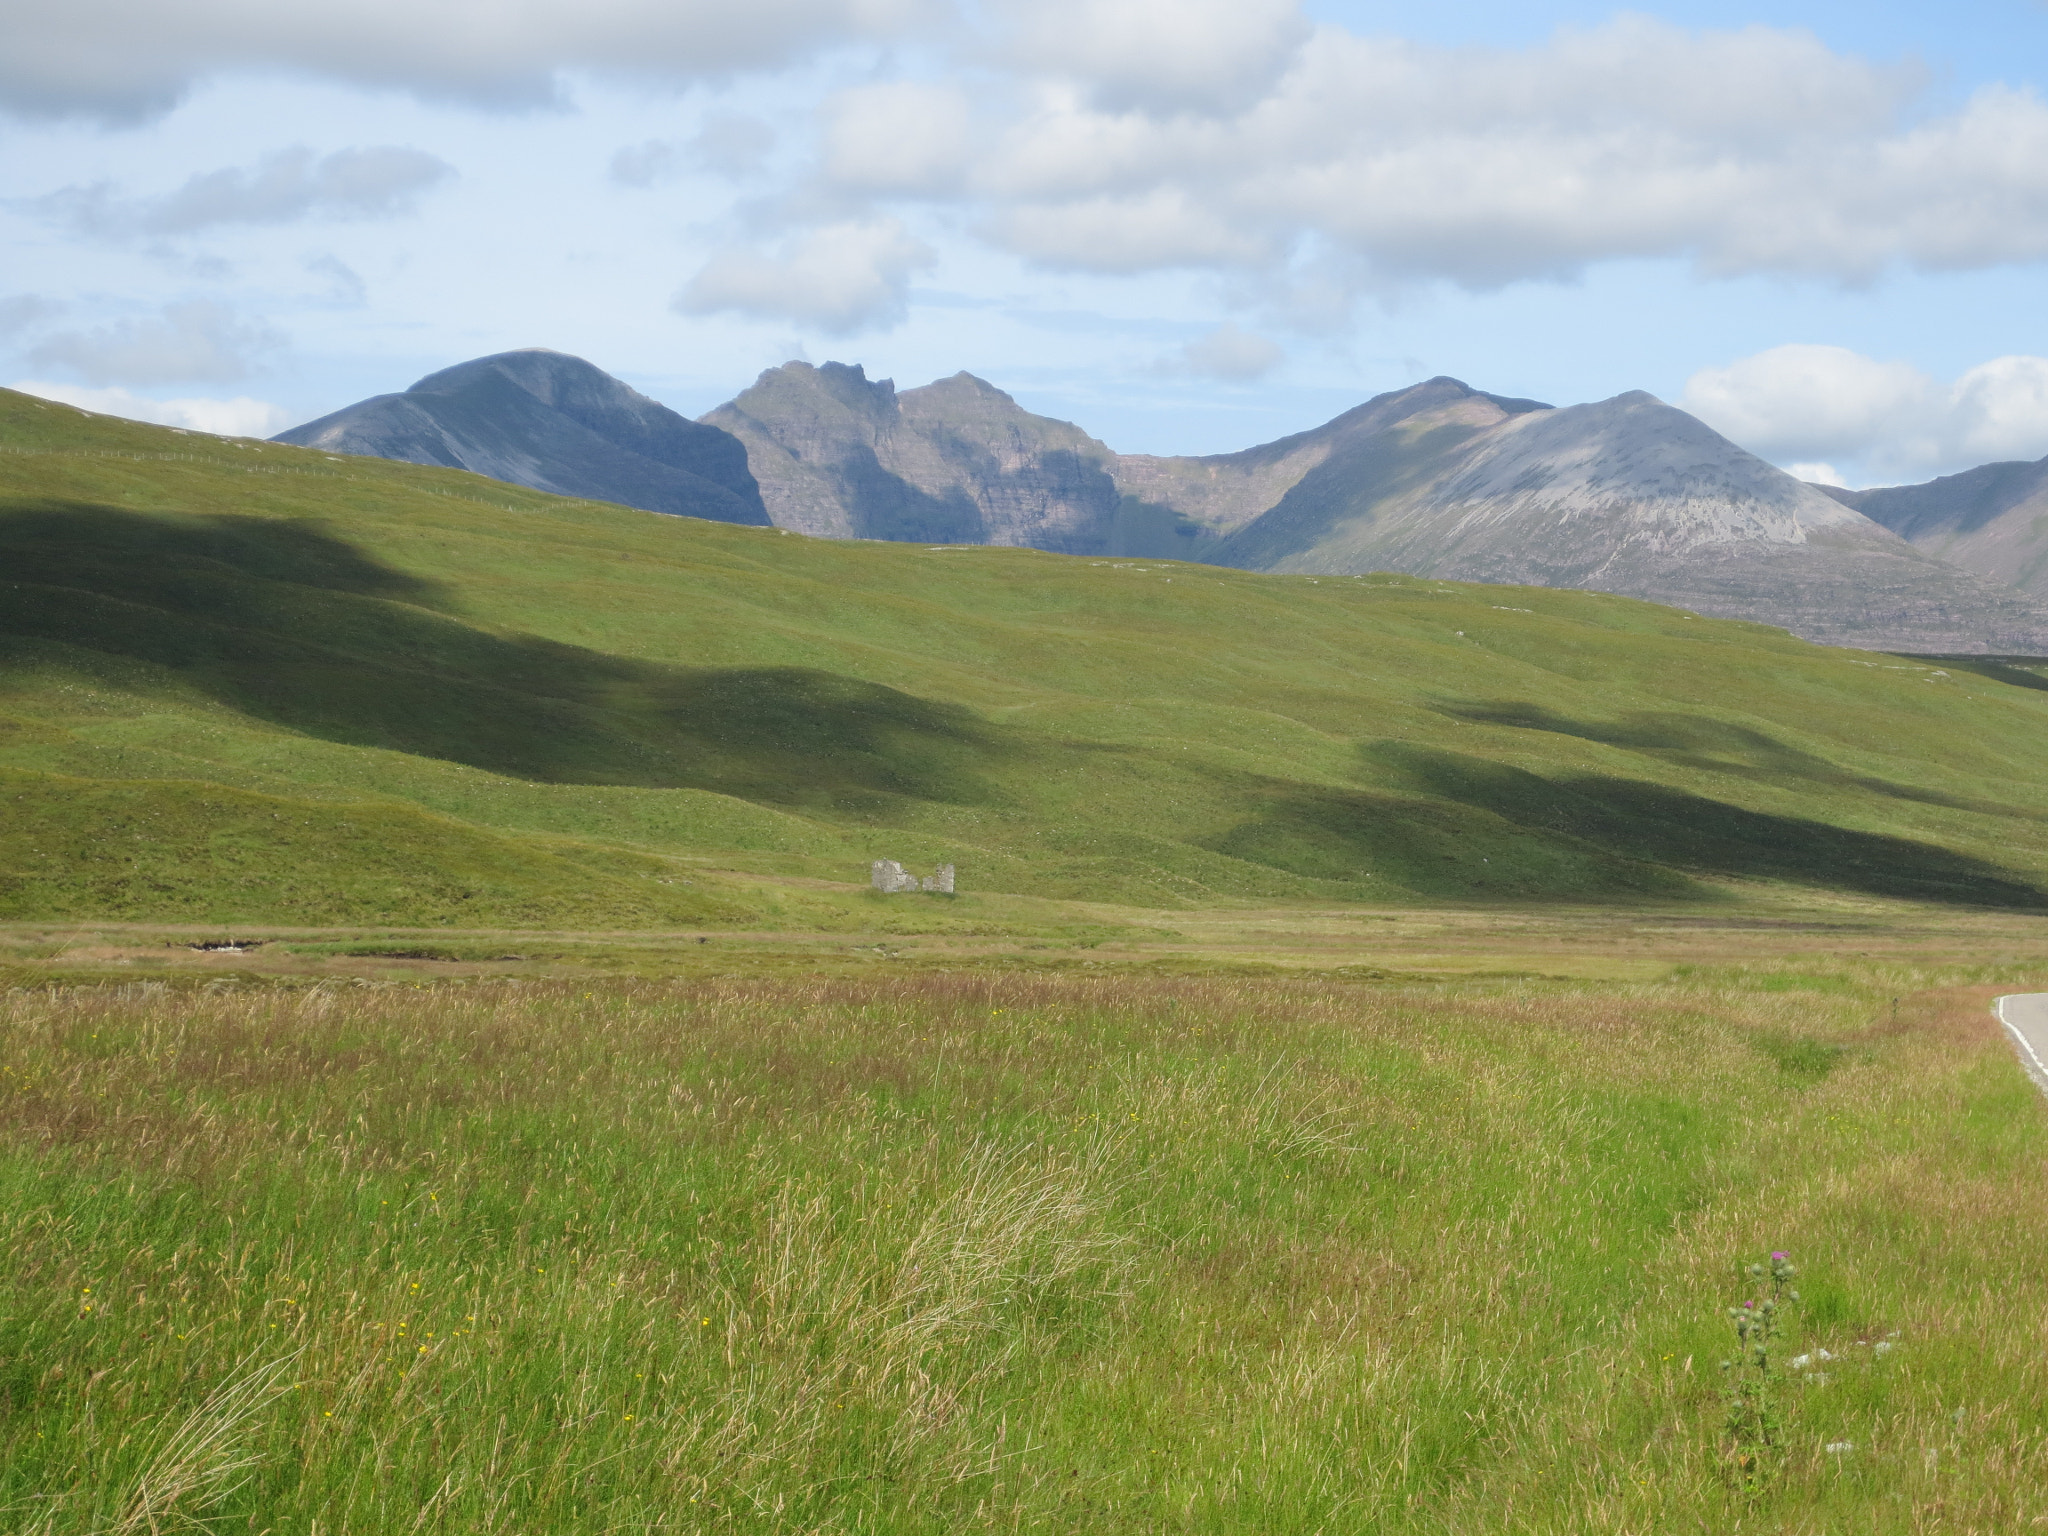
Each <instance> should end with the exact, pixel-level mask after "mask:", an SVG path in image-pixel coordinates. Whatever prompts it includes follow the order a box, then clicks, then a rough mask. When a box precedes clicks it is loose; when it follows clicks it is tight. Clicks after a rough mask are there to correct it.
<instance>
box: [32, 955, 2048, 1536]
mask: <svg viewBox="0 0 2048 1536" xmlns="http://www.w3.org/2000/svg"><path fill="white" fill-rule="evenodd" d="M1990 979H1994V978H1990V977H1988V976H1987V975H1986V974H1985V973H1983V972H1982V971H1981V970H1979V971H1977V972H1976V973H1974V974H1973V973H1972V971H1971V969H1970V968H1969V967H1960V966H1949V967H1946V968H1936V967H1932V966H1927V965H1917V964H1915V963H1912V962H1910V961H1906V960H1900V959H1896V958H1894V959H1883V958H1877V959H1870V960H1861V959H1856V958H1854V957H1843V956H1838V957H1834V958H1828V957H1811V956H1810V957H1808V958H1807V959H1806V960H1804V961H1802V962H1801V963H1800V964H1798V965H1797V966H1796V967H1793V968H1789V969H1788V968H1786V967H1783V966H1778V967H1771V966H1755V967H1748V966H1743V965H1739V964H1736V965H1730V964H1717V965H1702V966H1694V967H1690V968H1682V969H1680V970H1678V971H1675V972H1672V973H1671V974H1670V975H1669V976H1668V977H1667V979H1665V980H1663V981H1660V982H1656V983H1644V984H1616V985H1592V984H1584V983H1543V982H1537V981H1526V980H1525V981H1521V982H1518V983H1515V984H1513V985H1512V986H1510V985H1505V984H1500V983H1482V982H1468V983H1463V984H1457V985H1436V986H1414V985H1409V986H1386V985H1381V986H1371V985H1361V984H1353V983H1347V982H1343V981H1337V980H1331V979H1327V978H1323V979H1285V978H1279V979H1275V978H1251V977H1242V978H1201V977H1182V978H1173V977H1137V976H1102V977H1084V976H1071V975H1022V974H1006V973H1001V972H997V973H991V974H981V975H967V974H946V973H942V972H934V973H929V974H903V975H897V976H887V977H866V976H856V977H831V976H820V977H815V978H808V979H803V978H799V979H790V978H787V977H781V978H764V979H748V978H745V977H727V978H717V979H697V980H660V979H642V980H628V979H620V978H593V979H590V980H586V981H574V980H549V981H540V982H526V983H520V982H506V981H499V980H484V981H477V982H474V983H472V984H469V985H447V984H444V985H437V986H405V985H389V984H386V985H361V984H357V985H345V984H334V983H329V984H323V985H320V986H317V987H312V988H307V987H304V986H301V987H298V988H296V989H292V990H286V989H283V988H280V987H273V986H242V987H233V988H227V989H224V990H222V989H215V990H199V989H182V990H181V989H172V988H167V987H164V986H161V985H144V986H136V985H130V986H113V985H109V986H98V987H72V988H62V987H59V988H41V989H34V990H29V989H22V990H16V991H13V992H10V993H7V994H5V995H4V998H0V1137H4V1141H0V1147H4V1157H0V1228H4V1229H0V1252H4V1257H0V1511H4V1516H0V1520H4V1528H6V1529H10V1530H19V1531H24V1532H36V1533H39V1536H59V1533H84V1532H117V1531H118V1532H142V1531H150V1532H158V1531H173V1530H190V1529H199V1528H202V1527H203V1528H207V1529H214V1530H219V1531H231V1530H248V1531H252V1532H254V1531H278V1532H283V1531H293V1532H307V1533H312V1532H316V1531H317V1532H318V1533H320V1536H345V1533H379V1536H382V1533H386V1532H397V1531H446V1532H500V1531H502V1532H536V1533H537V1532H572V1531H573V1532H579V1533H583V1532H605V1531H621V1532H623V1531H668V1530H675V1531H689V1530H735V1531H760V1532H789V1533H797V1532H834V1533H839V1532H845V1533H853V1532H873V1533H884V1532H887V1533H899V1532H901V1533H927V1532H928V1533H937V1532H941V1531H944V1532H954V1531H973V1530H992V1531H994V1530H1000V1531H1074V1532H1091V1533H1096V1532H1112V1531H1114V1532H1169V1531H1199V1532H1219V1533H1222V1532H1230V1533H1246V1536H1250V1533H1259V1536H1271V1533H1295V1532H1299V1533H1310V1532H1329V1533H1337V1532H1352V1531H1416V1532H1446V1533H1448V1532H1461V1533H1473V1536H1477V1533H1482V1532H1486V1533H1491V1532H1509V1531H1512V1532H1531V1533H1535V1532H1560V1533H1561V1532H1587V1531H1599V1532H1639V1531H1664V1530H1673V1531H1677V1530H1683V1531H1697V1530H1713V1531H1730V1530H1742V1531H1788V1532H1790V1531H1798V1532H1819V1531H1844V1532H1847V1531H1856V1532H1892V1531H1897V1532H1909V1531H1912V1532H1918V1531H1929V1530H1937V1529H1938V1530H1941V1531H1953V1532H1965V1531H1977V1532H1994V1531H1995V1532H2011V1531H2016V1530H2022V1529H2026V1528H2028V1527H2029V1526H2030V1525H2032V1524H2039V1523H2044V1522H2048V1493H2044V1492H2043V1490H2044V1489H2048V1353H2044V1351H2043V1348H2042V1343H2043V1339H2042V1334H2041V1326H2042V1324H2041V1318H2042V1317H2043V1315H2044V1313H2048V1202H2044V1201H2043V1199H2042V1193H2043V1175H2044V1171H2048V1119H2044V1114H2048V1111H2044V1106H2043V1104H2042V1103H2041V1102H2040V1099H2039V1096H2038V1095H2037V1094H2036V1093H2035V1091H2034V1090H2033V1089H2032V1088H2031V1086H2030V1085H2029V1084H2028V1083H2027V1081H2026V1079H2025V1078H2024V1076H2023V1075H2022V1074H2021V1072H2020V1071H2019V1068H2018V1067H2017V1065H2016V1064H2015V1062H2014V1060H2013V1059H2012V1053H2011V1051H2010V1049H2009V1047H2008V1046H2007V1044H2006V1043H2005V1041H2004V1039H2003V1038H2002V1036H2001V1035H2000V1034H1999V1032H1998V1031H1997V1030H1996V1027H1995V1025H1993V1024H1991V1022H1990V1021H1989V1019H1988V1016H1987V1015H1986V1013H1985V1007H1986V1003H1987V1000H1988V998H1989V997H1990V996H1991V995H1992V994H1993V993H1994V992H1995V991H1996V990H1999V988H1998V987H1995V986H1986V985H1982V984H1981V983H1983V982H1984V981H1986V980H1990ZM2007 989H2010V984H2008V987H2007ZM1895 997H1896V998H1899V999H1900V1000H1901V1001H1900V1003H1899V1005H1898V1007H1897V1010H1896V1014H1894V1011H1893V1009H1892V1006H1891V1000H1892V999H1893V998H1895ZM1772 1249H1783V1250H1787V1251H1789V1252H1791V1253H1792V1255H1793V1256H1794V1259H1795V1261H1796V1262H1797V1263H1798V1264H1799V1266H1800V1269H1801V1277H1800V1283H1801V1286H1802V1288H1803V1295H1804V1298H1805V1301H1804V1305H1803V1307H1802V1308H1801V1309H1800V1315H1798V1316H1795V1318H1794V1319H1793V1321H1792V1325H1791V1330H1790V1338H1789V1340H1788V1344H1789V1345H1790V1346H1792V1347H1797V1348H1799V1349H1801V1350H1804V1351H1808V1352H1811V1351H1816V1350H1819V1349H1822V1348H1825V1349H1828V1350H1829V1351H1830V1352H1831V1353H1832V1354H1833V1355H1835V1356H1836V1357H1837V1361H1836V1362H1833V1363H1831V1368H1830V1370H1828V1371H1827V1372H1826V1373H1824V1374H1826V1375H1827V1377H1828V1379H1827V1380H1826V1381H1825V1382H1820V1381H1816V1380H1813V1379H1811V1378H1810V1377H1807V1378H1801V1379H1800V1380H1799V1381H1798V1382H1797V1383H1788V1384H1787V1386H1786V1388H1785V1389H1784V1406H1783V1414H1784V1422H1785V1435H1784V1443H1785V1447H1786V1448H1785V1451H1784V1453H1783V1456H1782V1464H1781V1465H1778V1466H1776V1467H1775V1468H1774V1475H1773V1476H1772V1477H1770V1478H1769V1479H1768V1480H1767V1481H1766V1482H1765V1484H1764V1486H1763V1487H1762V1489H1761V1491H1760V1492H1758V1493H1756V1494H1754V1495H1751V1494H1745V1493H1742V1492H1740V1491H1739V1490H1737V1489H1736V1488H1735V1487H1734V1485H1733V1481H1732V1478H1731V1470H1730V1465H1729V1461H1728V1455H1727V1451H1728V1447H1727V1446H1726V1444H1725V1443H1724V1434H1723V1428H1724V1414H1725V1410H1724V1405H1723V1398H1722V1390H1723V1389H1722V1384H1721V1380H1720V1373H1719V1371H1718V1369H1717V1362H1718V1361H1719V1360H1720V1359H1722V1358H1724V1357H1725V1356H1727V1355H1728V1354H1730V1353H1731V1352H1732V1342H1733V1335H1732V1334H1731V1333H1730V1332H1729V1330H1728V1327H1727V1322H1726V1318H1725V1315H1724V1309H1725V1308H1726V1307H1727V1306H1728V1305H1730V1304H1731V1303H1733V1302H1736V1301H1739V1300H1741V1299H1742V1298H1743V1297H1744V1296H1745V1295H1748V1294H1750V1292H1749V1290H1748V1289H1747V1286H1748V1282H1747V1281H1745V1280H1744V1279H1743V1277H1742V1276H1741V1274H1740V1271H1739V1265H1740V1264H1741V1263H1742V1262H1743V1261H1746V1260H1752V1259H1755V1258H1757V1257H1759V1256H1761V1255H1762V1254H1763V1253H1765V1252H1767V1251H1769V1250H1772ZM1878 1343H1888V1344H1889V1345H1890V1346H1891V1347H1890V1348H1889V1349H1887V1350H1884V1351H1878V1350H1876V1349H1875V1348H1874V1346H1875V1345H1876V1344H1878ZM1830 1445H1833V1446H1837V1447H1840V1446H1842V1445H1853V1447H1854V1449H1853V1450H1847V1451H1843V1450H1839V1449H1838V1450H1836V1451H1833V1452H1830V1451H1829V1450H1828V1449H1826V1448H1827V1447H1828V1446H1830Z"/></svg>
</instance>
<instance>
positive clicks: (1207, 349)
mask: <svg viewBox="0 0 2048 1536" xmlns="http://www.w3.org/2000/svg"><path fill="white" fill-rule="evenodd" d="M1286 356H1287V353H1286V352H1285V350H1283V349H1282V348H1281V346H1280V345H1279V343H1277V342H1275V341H1273V340H1271V339H1270V338H1268V337H1265V336H1260V335H1258V334H1256V333H1255V332H1252V331H1247V330H1242V329H1240V328H1239V327H1238V326H1236V325H1235V324H1233V323H1231V322H1230V321H1227V320H1226V321H1225V322H1224V323H1223V324H1221V325H1219V326H1217V327H1216V329H1215V330H1213V331H1210V332H1209V333H1208V334H1207V335H1206V336H1198V337H1196V338H1195V339H1194V340H1193V341H1191V342H1188V343H1187V344H1186V345H1185V346H1182V347H1179V348H1176V349H1175V350H1174V351H1172V352H1170V353H1168V354H1167V355H1166V356H1165V357H1163V358H1161V359H1160V360H1159V363H1158V365H1157V369H1158V371H1159V372H1161V373H1180V374H1194V375H1197V376H1198V377H1201V378H1207V379H1221V380H1222V381H1224V382H1225V383H1228V384H1245V383H1249V382H1250V381H1251V380H1253V379H1260V378H1264V377H1265V376H1266V375H1267V374H1269V373H1271V372H1272V371H1273V370H1274V369H1275V368H1276V367H1278V366H1279V365H1280V363H1281V361H1282V360H1283V359H1284V358H1285V357H1286Z"/></svg>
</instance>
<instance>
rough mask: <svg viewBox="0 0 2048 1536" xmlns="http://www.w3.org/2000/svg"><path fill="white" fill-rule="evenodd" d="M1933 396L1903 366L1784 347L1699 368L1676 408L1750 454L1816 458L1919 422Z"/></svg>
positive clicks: (1855, 448) (1830, 350) (1821, 349)
mask: <svg viewBox="0 0 2048 1536" xmlns="http://www.w3.org/2000/svg"><path fill="white" fill-rule="evenodd" d="M1934 394H1935V388H1934V381H1933V380H1932V379H1930V378H1929V377H1928V376H1927V375H1926V374H1924V373H1922V372H1921V371H1920V370H1919V369H1917V368H1915V367H1913V366H1912V365H1911V364H1910V363H1883V362H1878V361H1877V360H1876V359H1874V358H1868V357H1865V356H1863V355H1862V354H1861V353H1859V352H1852V351H1850V350H1849V349H1848V348H1847V347H1826V346H1808V345H1792V346H1784V347H1772V348H1771V349H1770V350H1769V351H1768V352H1759V353H1757V354H1756V355H1755V356H1754V357H1745V358H1742V359H1740V360H1739V361H1736V362H1733V363H1730V364H1729V365H1728V366H1727V367H1725V368H1702V369H1701V370H1700V371H1699V372H1698V373H1695V374H1694V375H1693V376H1692V377H1691V378H1690V379H1688V380H1687V381H1686V385H1685V394H1684V396H1683V397H1682V398H1681V400H1680V402H1679V403H1680V404H1681V405H1682V406H1683V407H1684V408H1685V409H1686V410H1688V411H1690V412H1692V414H1693V415H1695V416H1697V417H1699V418H1700V420H1702V421H1704V422H1706V423H1707V425H1709V426H1710V427H1712V428H1713V429H1714V430H1715V431H1717V432H1719V433H1721V434H1722V435H1723V436H1725V437H1731V438H1733V439H1735V441H1736V442H1738V443H1741V444H1742V445H1743V446H1744V447H1745V448H1748V449H1749V450H1750V451H1751V452H1753V453H1760V454H1765V455H1767V456H1775V455H1784V454H1792V455H1798V456H1807V455H1812V456H1815V457H1818V456H1821V455H1824V454H1830V453H1832V454H1843V453H1850V452H1853V453H1857V454H1861V453H1863V452H1865V451H1867V450H1868V448H1869V447H1870V446H1871V444H1872V443H1873V442H1874V441H1875V440H1876V439H1877V438H1878V437H1879V436H1880V435H1881V434H1882V433H1884V432H1887V431H1892V430H1896V428H1897V426H1898V425H1899V424H1903V423H1908V422H1913V421H1917V420H1920V419H1922V418H1924V417H1925V416H1926V415H1927V414H1928V413H1929V411H1930V410H1931V409H1932V407H1933V403H1934Z"/></svg>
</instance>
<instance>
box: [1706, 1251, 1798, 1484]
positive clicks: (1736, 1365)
mask: <svg viewBox="0 0 2048 1536" xmlns="http://www.w3.org/2000/svg"><path fill="white" fill-rule="evenodd" d="M1744 1273H1745V1274H1746V1275H1747V1277H1748V1279H1749V1282H1750V1285H1751V1288H1752V1289H1753V1290H1754V1291H1755V1293H1756V1294H1755V1295H1753V1296H1751V1297H1750V1298H1749V1300H1747V1301H1745V1302H1743V1303H1742V1305H1741V1306H1739V1307H1730V1308H1729V1309H1728V1320H1729V1322H1730V1323H1732V1324H1733V1325H1734V1328H1735V1338H1736V1342H1737V1345H1738V1349H1737V1352H1736V1354H1735V1355H1734V1356H1733V1357H1732V1358H1730V1359H1727V1360H1723V1361H1722V1362H1721V1374H1722V1376H1723V1378H1724V1379H1725V1381H1726V1382H1727V1387H1728V1390H1727V1406H1728V1415H1727V1421H1726V1439H1727V1453H1728V1466H1729V1471H1730V1473H1731V1474H1732V1476H1733V1477H1734V1479H1735V1482H1736V1484H1737V1486H1739V1487H1740V1488H1741V1489H1742V1490H1743V1491H1744V1492H1745V1493H1756V1492H1758V1491H1759V1490H1761V1489H1762V1488H1763V1486H1764V1484H1765V1483H1767V1482H1768V1481H1769V1480H1770V1477H1771V1474H1772V1472H1773V1471H1775V1470H1776V1465H1777V1461H1778V1456H1779V1452H1780V1447H1781V1443H1782V1438H1783V1437H1782V1434H1781V1427H1780V1423H1779V1414H1778V1392H1777V1388H1778V1382H1779V1373H1778V1371H1777V1370H1776V1368H1775V1364H1774V1359H1773V1352H1774V1350H1775V1348H1776V1345H1777V1341H1778V1335H1779V1334H1780V1332H1782V1331H1783V1329H1784V1325H1785V1314H1786V1309H1787V1308H1788V1307H1790V1306H1793V1305H1796V1304H1797V1303H1798V1301H1799V1292H1798V1291H1796V1290H1794V1289H1793V1288H1792V1279H1793V1277H1794V1276H1795V1275H1796V1274H1797V1273H1798V1271H1797V1270H1795V1269H1794V1268H1793V1267H1792V1260H1791V1258H1790V1256H1789V1255H1787V1254H1784V1253H1773V1254H1772V1255H1771V1256H1770V1258H1769V1259H1768V1260H1767V1261H1764V1262H1762V1263H1756V1264H1750V1265H1747V1266H1745V1270H1744Z"/></svg>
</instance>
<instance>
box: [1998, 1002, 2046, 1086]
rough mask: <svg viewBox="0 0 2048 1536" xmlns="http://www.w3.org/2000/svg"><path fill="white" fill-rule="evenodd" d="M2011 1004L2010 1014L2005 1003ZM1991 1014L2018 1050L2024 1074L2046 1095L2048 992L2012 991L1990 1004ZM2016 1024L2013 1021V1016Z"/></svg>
mask: <svg viewBox="0 0 2048 1536" xmlns="http://www.w3.org/2000/svg"><path fill="white" fill-rule="evenodd" d="M2008 1003H2010V1004H2012V1005H2013V1007H2012V1009H2011V1011H2010V1012H2008V1011H2007V1009H2006V1004H2008ZM1991 1011H1992V1012H1993V1013H1995V1014H1997V1015H1998V1022H1999V1023H2001V1024H2003V1025H2004V1026H2005V1028H2006V1032H2007V1033H2008V1034H2010V1035H2011V1036H2012V1038H2013V1041H2014V1043H2015V1044H2016V1045H2018V1046H2019V1050H2020V1061H2021V1064H2022V1065H2023V1066H2025V1067H2026V1069H2027V1075H2028V1076H2030V1077H2032V1078H2033V1080H2034V1081H2035V1082H2036V1083H2038V1084H2040V1085H2041V1088H2042V1090H2043V1091H2044V1092H2048V1060H2044V1059H2043V1058H2044V1056H2048V992H2012V993H2008V994H2007V995H2006V996H2004V997H2001V998H2000V999H1998V1001H1997V1002H1995V1003H1993V1004H1992V1005H1991ZM2014 1014H2017V1015H2018V1016H2019V1022H2017V1023H2015V1022H2014V1021H2013V1015H2014Z"/></svg>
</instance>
